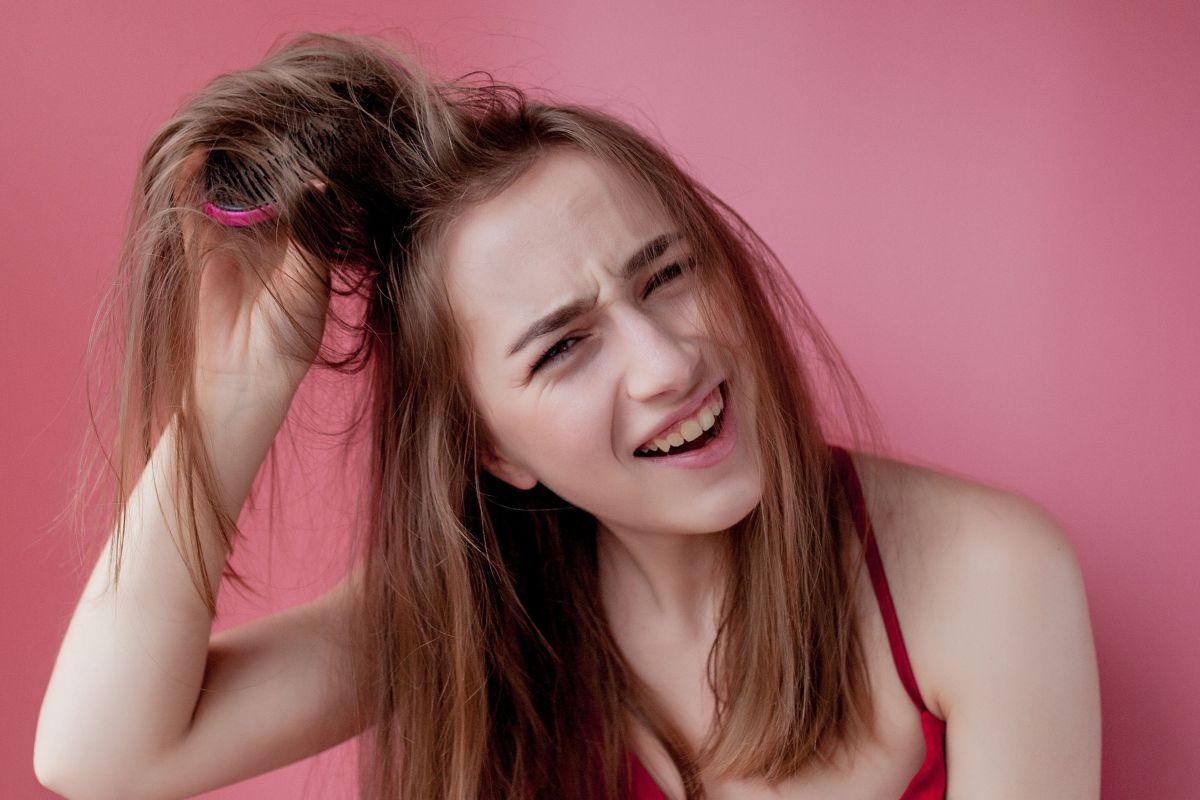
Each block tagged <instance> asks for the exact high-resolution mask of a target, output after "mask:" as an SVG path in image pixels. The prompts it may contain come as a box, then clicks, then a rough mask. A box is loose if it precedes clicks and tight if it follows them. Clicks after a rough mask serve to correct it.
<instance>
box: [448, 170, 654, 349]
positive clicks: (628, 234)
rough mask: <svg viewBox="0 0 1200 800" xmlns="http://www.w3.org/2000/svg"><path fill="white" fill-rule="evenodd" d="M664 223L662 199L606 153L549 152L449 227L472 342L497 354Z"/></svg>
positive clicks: (456, 294) (461, 308)
mask: <svg viewBox="0 0 1200 800" xmlns="http://www.w3.org/2000/svg"><path fill="white" fill-rule="evenodd" d="M667 222H668V221H667V219H666V218H665V215H664V213H663V211H662V209H661V207H659V206H658V205H657V204H652V203H648V202H646V201H645V200H644V199H643V198H641V197H639V196H638V193H637V192H636V191H635V189H634V187H633V186H632V185H631V184H630V183H629V182H628V181H627V180H625V179H624V178H623V176H621V175H620V173H619V172H618V171H616V170H615V169H613V168H612V167H610V166H608V165H607V164H605V163H604V162H603V161H601V160H599V159H597V158H595V157H592V156H589V155H587V154H583V153H579V152H576V151H569V150H560V151H556V152H551V153H549V154H547V155H546V156H543V157H542V158H541V159H539V160H538V161H537V162H536V163H535V164H534V165H533V166H532V167H530V169H529V170H527V171H526V172H525V173H524V174H523V175H522V176H521V177H520V178H519V179H517V181H515V182H514V183H513V184H512V185H511V186H509V187H507V188H506V189H505V190H504V191H503V192H501V193H500V194H499V195H497V196H496V197H493V198H491V199H490V200H488V201H487V202H485V203H481V204H479V205H476V206H474V207H472V208H471V209H469V210H468V211H467V212H466V213H465V214H463V215H462V216H460V217H459V218H458V219H457V220H455V222H454V224H453V226H452V227H451V228H450V229H449V231H448V232H447V238H446V241H445V245H446V248H445V251H444V252H445V255H446V261H445V267H446V279H447V287H448V290H449V292H450V297H451V300H452V301H453V303H454V313H455V317H456V318H458V319H459V320H460V321H461V322H462V324H463V325H464V326H465V327H466V332H467V334H468V338H469V339H470V340H472V342H473V343H475V344H478V343H479V342H485V343H486V349H487V351H488V357H490V358H494V359H497V360H498V359H501V358H503V357H504V349H505V347H506V345H507V344H508V343H509V339H511V338H512V337H513V336H515V335H516V334H517V332H518V331H519V329H520V328H521V327H522V326H523V325H527V324H528V323H529V322H530V321H532V320H533V319H535V318H536V317H538V316H539V315H541V314H544V313H545V312H546V311H548V310H549V309H550V308H552V307H553V306H555V305H557V304H559V303H561V302H565V301H567V300H570V299H574V298H575V297H578V296H580V295H589V294H591V293H593V292H596V291H599V289H600V279H601V277H602V276H603V274H604V273H605V272H610V273H614V274H615V273H616V271H617V269H618V268H619V266H620V264H621V263H622V262H623V261H624V260H625V259H626V258H628V256H629V255H630V254H631V253H632V252H633V251H634V250H635V249H637V248H638V247H639V246H641V245H643V244H645V242H646V241H647V240H649V239H650V238H653V237H654V236H656V235H658V234H660V233H662V232H664V230H665V229H666V224H667ZM480 355H483V353H480Z"/></svg>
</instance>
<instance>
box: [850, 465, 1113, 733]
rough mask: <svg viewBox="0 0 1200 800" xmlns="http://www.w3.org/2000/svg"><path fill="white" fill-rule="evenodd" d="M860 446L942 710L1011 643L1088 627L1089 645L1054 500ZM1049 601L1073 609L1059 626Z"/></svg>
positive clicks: (896, 580)
mask: <svg viewBox="0 0 1200 800" xmlns="http://www.w3.org/2000/svg"><path fill="white" fill-rule="evenodd" d="M853 458H854V462H855V465H856V468H857V470H858V472H859V475H860V479H861V481H862V484H863V491H864V494H865V495H866V498H867V509H868V513H869V514H870V517H871V522H872V527H873V528H874V530H875V533H876V539H877V541H878V542H879V549H880V556H881V558H882V560H883V563H884V565H885V571H886V573H887V577H888V583H889V587H890V589H891V592H892V596H893V600H894V601H895V606H896V613H897V616H898V617H899V619H900V625H901V628H902V630H903V633H904V639H905V643H906V646H907V649H908V651H909V657H910V660H911V661H912V666H913V671H914V673H915V675H916V676H917V681H918V684H919V686H920V689H921V694H922V696H923V697H924V699H925V702H926V705H927V706H929V708H930V710H931V711H933V713H934V714H936V715H937V716H938V717H940V718H942V719H947V718H948V717H949V716H950V715H952V714H954V713H955V710H956V709H955V706H956V705H959V706H961V704H962V701H963V698H964V697H965V696H968V695H971V694H972V693H974V692H977V691H979V690H980V687H979V685H978V681H979V680H980V676H981V674H982V673H981V670H980V664H979V663H977V662H979V660H980V659H995V658H997V657H998V656H1001V655H1002V654H1003V652H1004V648H1005V647H1008V646H1016V647H1017V648H1021V647H1022V646H1023V645H1024V646H1026V649H1027V647H1028V645H1034V644H1035V643H1037V642H1039V641H1041V640H1042V639H1041V638H1039V637H1047V636H1050V637H1053V636H1059V635H1068V636H1071V635H1073V636H1075V637H1076V638H1077V639H1079V638H1081V637H1083V635H1084V633H1085V631H1083V630H1081V627H1082V628H1087V630H1086V633H1087V639H1088V641H1087V643H1086V644H1087V647H1088V648H1090V644H1091V643H1090V627H1088V625H1087V611H1086V600H1085V597H1084V590H1083V581H1082V577H1081V574H1080V569H1079V564H1078V559H1077V557H1076V554H1075V551H1074V548H1073V547H1072V544H1071V542H1070V540H1069V539H1068V537H1067V536H1066V534H1065V533H1064V531H1063V529H1062V526H1061V525H1060V524H1059V523H1058V521H1057V520H1056V519H1055V518H1054V517H1053V515H1052V514H1051V513H1050V512H1049V511H1048V510H1047V509H1046V508H1044V507H1043V506H1041V505H1039V504H1038V503H1036V502H1035V501H1033V500H1031V499H1029V498H1027V497H1025V496H1023V495H1020V494H1018V493H1014V492H1011V491H1007V490H1004V489H1000V488H997V487H993V486H989V485H987V484H985V483H982V482H979V481H976V480H973V479H970V478H968V477H966V476H963V475H959V474H955V473H953V472H952V471H949V470H945V469H940V468H933V467H928V466H922V465H918V464H913V463H907V462H904V461H899V460H896V459H892V458H886V457H883V456H878V455H872V454H867V453H862V452H857V451H856V452H854V453H853ZM1047 605H1051V606H1057V607H1059V608H1064V607H1065V608H1067V609H1068V610H1067V611H1065V612H1064V619H1063V620H1060V621H1059V622H1058V623H1057V624H1058V625H1059V627H1058V628H1057V629H1054V630H1046V629H1047V628H1048V627H1052V626H1053V625H1054V624H1055V622H1054V621H1052V620H1050V621H1048V620H1047V619H1046V615H1045V613H1044V611H1045V607H1046V606H1047ZM1072 626H1073V627H1072ZM1085 649H1086V648H1085ZM1000 660H1001V661H1003V659H1000Z"/></svg>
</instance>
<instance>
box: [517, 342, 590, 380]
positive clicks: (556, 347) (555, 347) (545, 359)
mask: <svg viewBox="0 0 1200 800" xmlns="http://www.w3.org/2000/svg"><path fill="white" fill-rule="evenodd" d="M586 338H587V337H586V336H568V337H567V338H566V339H560V340H558V341H557V342H555V343H554V344H552V345H550V349H549V350H547V351H546V352H544V353H542V354H541V355H540V356H538V360H537V361H535V362H534V363H533V366H531V367H530V368H529V374H530V375H532V374H533V373H535V372H537V371H538V370H539V369H541V368H542V367H544V366H545V365H546V364H549V363H550V362H552V361H557V360H558V359H560V358H562V357H563V356H565V355H566V354H567V352H568V351H569V350H570V349H571V348H570V347H563V345H566V344H568V343H570V342H575V341H581V340H583V339H586ZM560 348H561V349H560Z"/></svg>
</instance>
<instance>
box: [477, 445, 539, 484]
mask: <svg viewBox="0 0 1200 800" xmlns="http://www.w3.org/2000/svg"><path fill="white" fill-rule="evenodd" d="M481 451H482V455H481V459H482V461H483V467H484V469H486V470H487V471H488V472H490V473H492V475H494V476H496V477H497V478H499V479H500V480H502V481H504V482H505V483H508V484H511V485H512V486H515V487H516V488H518V489H532V488H533V487H534V486H537V482H538V481H537V476H536V475H534V474H533V473H532V472H530V471H529V470H527V469H525V468H524V467H522V466H520V465H518V464H515V463H513V462H512V461H509V460H508V459H506V458H504V457H503V456H501V455H498V454H497V453H496V451H495V450H494V449H493V448H492V447H491V446H490V445H487V444H485V445H483V446H482V447H481Z"/></svg>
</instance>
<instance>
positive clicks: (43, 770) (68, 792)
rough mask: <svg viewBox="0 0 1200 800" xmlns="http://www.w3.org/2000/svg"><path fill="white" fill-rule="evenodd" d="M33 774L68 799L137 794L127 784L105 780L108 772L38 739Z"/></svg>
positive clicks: (125, 797)
mask: <svg viewBox="0 0 1200 800" xmlns="http://www.w3.org/2000/svg"><path fill="white" fill-rule="evenodd" d="M33 774H34V776H36V777H37V781H38V783H40V784H41V785H42V786H44V787H45V788H47V789H49V790H50V791H52V792H54V793H55V794H57V795H60V796H62V797H65V798H68V800H117V798H122V799H123V800H129V798H132V797H136V796H138V795H137V793H136V791H133V790H131V787H129V786H125V785H120V786H118V785H116V784H115V783H113V782H111V781H108V780H105V778H107V777H111V776H106V775H104V774H99V775H97V774H95V772H94V771H89V770H88V769H85V768H83V767H81V765H80V761H79V760H78V759H71V758H69V757H63V756H62V755H61V754H56V753H53V752H51V751H50V750H49V749H48V748H47V747H46V746H45V745H44V744H42V743H41V740H40V739H39V740H38V741H35V743H34V747H33Z"/></svg>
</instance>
